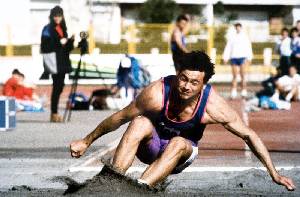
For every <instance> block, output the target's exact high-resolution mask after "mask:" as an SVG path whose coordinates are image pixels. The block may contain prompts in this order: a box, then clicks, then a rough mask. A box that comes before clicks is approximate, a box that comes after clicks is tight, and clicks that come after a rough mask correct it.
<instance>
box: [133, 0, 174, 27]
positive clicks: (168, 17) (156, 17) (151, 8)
mask: <svg viewBox="0 0 300 197" xmlns="http://www.w3.org/2000/svg"><path fill="white" fill-rule="evenodd" d="M178 11H179V8H178V5H177V4H176V2H175V1H173V0H147V1H146V2H145V3H144V4H143V6H142V7H141V9H140V10H139V18H140V19H141V20H142V21H143V22H145V23H170V22H172V20H173V19H174V18H175V17H176V16H177V14H178Z"/></svg>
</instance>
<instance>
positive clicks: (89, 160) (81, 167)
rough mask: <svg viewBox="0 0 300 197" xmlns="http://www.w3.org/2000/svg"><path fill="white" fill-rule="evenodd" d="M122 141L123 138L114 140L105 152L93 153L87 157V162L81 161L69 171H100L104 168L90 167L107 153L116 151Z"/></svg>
mask: <svg viewBox="0 0 300 197" xmlns="http://www.w3.org/2000/svg"><path fill="white" fill-rule="evenodd" d="M120 140H121V138H118V139H116V140H114V141H113V142H111V143H109V144H108V145H107V148H106V149H105V150H99V151H95V152H93V153H91V154H90V155H89V156H87V158H86V160H85V161H80V162H79V163H76V164H74V165H72V166H70V167H69V171H70V172H77V171H86V172H90V171H100V170H101V169H102V167H103V166H102V167H89V165H90V164H92V163H93V162H95V161H96V160H97V159H99V158H101V157H102V156H103V155H105V154H106V153H108V152H110V151H112V150H113V149H115V148H116V147H117V146H118V144H119V142H120ZM99 169H100V170H99Z"/></svg>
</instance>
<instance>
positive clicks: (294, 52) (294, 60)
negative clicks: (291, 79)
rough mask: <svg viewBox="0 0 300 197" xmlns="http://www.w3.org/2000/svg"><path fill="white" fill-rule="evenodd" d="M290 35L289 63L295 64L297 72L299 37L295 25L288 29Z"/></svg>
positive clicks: (299, 52)
mask: <svg viewBox="0 0 300 197" xmlns="http://www.w3.org/2000/svg"><path fill="white" fill-rule="evenodd" d="M290 36H291V39H292V40H291V47H292V54H291V65H295V66H296V68H297V70H298V73H299V71H300V37H299V32H298V30H297V28H296V27H294V28H292V29H291V31H290Z"/></svg>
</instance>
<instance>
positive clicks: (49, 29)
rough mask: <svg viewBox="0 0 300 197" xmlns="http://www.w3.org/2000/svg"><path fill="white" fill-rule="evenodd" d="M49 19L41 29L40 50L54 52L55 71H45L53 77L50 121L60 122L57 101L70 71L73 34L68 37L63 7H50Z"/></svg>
mask: <svg viewBox="0 0 300 197" xmlns="http://www.w3.org/2000/svg"><path fill="white" fill-rule="evenodd" d="M49 19H50V22H49V24H47V25H46V26H45V27H44V28H43V31H42V38H41V39H42V41H41V52H42V53H51V52H55V56H56V67H57V69H56V72H50V71H49V70H47V69H45V71H46V72H49V73H50V74H52V79H53V88H52V94H51V117H50V121H51V122H62V117H61V116H60V115H59V114H58V103H59V97H60V95H61V93H62V91H63V88H64V85H65V84H64V80H65V74H66V73H69V72H71V71H72V67H71V61H70V59H69V54H70V52H71V50H72V49H73V48H74V47H73V43H74V36H72V37H71V38H68V34H67V26H66V22H65V19H64V15H63V9H62V8H61V7H59V6H55V7H54V8H53V9H51V12H50V16H49ZM44 64H45V59H44ZM45 68H46V66H45Z"/></svg>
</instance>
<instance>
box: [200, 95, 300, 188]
mask: <svg viewBox="0 0 300 197" xmlns="http://www.w3.org/2000/svg"><path fill="white" fill-rule="evenodd" d="M207 105H208V106H207V109H206V116H205V119H206V121H207V123H220V124H222V125H223V126H224V127H225V128H226V129H227V130H228V131H230V132H231V133H233V134H235V135H237V136H238V137H240V138H242V139H243V140H244V141H245V142H246V143H247V145H248V146H249V147H250V149H251V150H252V152H253V153H254V154H255V155H256V156H257V158H258V159H259V160H260V161H261V162H262V163H263V164H264V166H265V167H266V168H267V170H268V172H269V174H270V176H271V177H272V179H273V181H274V182H276V183H277V184H280V185H284V186H285V187H286V188H287V189H288V190H294V189H295V185H294V183H293V181H292V180H291V179H290V178H288V177H284V176H281V175H279V173H278V172H277V171H276V169H275V167H274V164H273V162H272V160H271V157H270V154H269V152H268V150H267V148H266V146H265V145H264V143H263V142H262V140H261V139H260V138H259V136H258V135H257V134H256V133H255V132H254V131H253V130H252V129H250V128H249V127H247V126H246V125H245V124H244V123H243V121H242V120H241V118H240V117H239V115H238V114H237V113H236V112H235V111H234V110H233V109H232V108H231V107H230V106H229V105H228V104H227V103H226V101H225V100H224V99H223V98H221V97H220V96H219V95H218V94H217V93H216V92H214V91H213V92H212V93H211V96H210V99H209V101H208V104H207Z"/></svg>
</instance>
